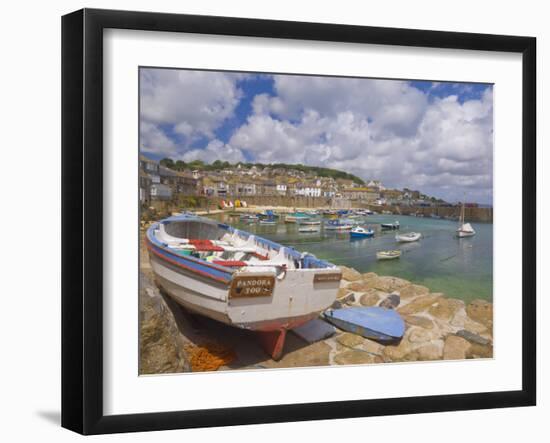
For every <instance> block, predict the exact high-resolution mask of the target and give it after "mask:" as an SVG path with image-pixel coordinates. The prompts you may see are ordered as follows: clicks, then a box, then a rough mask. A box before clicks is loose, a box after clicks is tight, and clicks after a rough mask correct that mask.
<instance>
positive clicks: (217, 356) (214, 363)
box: [185, 342, 237, 372]
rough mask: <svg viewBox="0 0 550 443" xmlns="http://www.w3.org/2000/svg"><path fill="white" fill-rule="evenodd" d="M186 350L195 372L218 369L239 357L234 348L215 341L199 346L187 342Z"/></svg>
mask: <svg viewBox="0 0 550 443" xmlns="http://www.w3.org/2000/svg"><path fill="white" fill-rule="evenodd" d="M185 350H186V352H187V354H188V355H189V360H190V363H191V370H192V371H193V372H205V371H217V370H218V369H219V368H220V367H222V366H226V365H228V364H229V363H231V362H232V361H233V360H235V358H237V355H236V354H235V351H233V349H231V348H228V347H226V346H223V345H221V344H219V343H214V342H212V343H202V344H201V345H199V346H195V345H192V344H187V345H186V346H185Z"/></svg>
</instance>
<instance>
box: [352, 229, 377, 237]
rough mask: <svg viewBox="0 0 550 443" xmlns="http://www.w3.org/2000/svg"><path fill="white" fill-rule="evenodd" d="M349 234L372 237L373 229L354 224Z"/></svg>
mask: <svg viewBox="0 0 550 443" xmlns="http://www.w3.org/2000/svg"><path fill="white" fill-rule="evenodd" d="M349 235H350V237H351V238H369V237H374V230H372V229H365V228H363V227H361V226H356V227H355V228H353V229H352V230H351V231H350V233H349Z"/></svg>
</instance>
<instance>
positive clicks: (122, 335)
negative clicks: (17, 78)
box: [62, 9, 536, 434]
mask: <svg viewBox="0 0 550 443" xmlns="http://www.w3.org/2000/svg"><path fill="white" fill-rule="evenodd" d="M62 58H63V66H62V77H63V78H62V109H63V111H62V114H63V115H62V144H63V146H62V159H63V165H62V171H63V214H62V219H63V226H62V242H63V245H62V251H63V263H62V268H63V275H62V281H63V291H62V298H63V299H62V359H63V361H62V425H63V426H64V427H66V428H68V429H71V430H74V431H76V432H79V433H82V434H101V433H114V432H131V431H147V430H160V429H177V428H191V427H211V426H227V425H238V424H252V423H273V422H284V421H299V420H319V419H330V418H345V417H360V416H377V415H389V414H412V413H422V412H435V411H454V410H465V409H483V408H499V407H516V406H530V405H535V403H536V372H535V367H536V353H535V350H536V337H535V330H536V325H535V321H536V315H535V312H536V306H535V305H536V303H535V300H536V283H535V282H536V278H535V269H536V268H535V258H536V209H535V203H536V178H535V171H536V158H535V152H536V149H535V139H536V137H535V133H536V124H535V123H536V118H535V115H536V101H535V98H536V91H535V75H536V74H535V73H536V69H535V60H536V41H535V39H534V38H531V37H518V36H499V35H485V34H466V33H452V32H438V31H424V30H412V29H389V28H375V27H362V26H348V25H340V24H319V23H298V22H281V21H271V20H256V19H243V18H229V17H209V16H190V15H176V14H159V13H149V12H125V11H108V10H91V9H84V10H80V11H76V12H74V13H71V14H68V15H66V16H64V17H63V20H62Z"/></svg>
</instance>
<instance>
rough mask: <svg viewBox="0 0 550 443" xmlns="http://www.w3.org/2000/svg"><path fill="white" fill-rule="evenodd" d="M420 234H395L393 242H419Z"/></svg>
mask: <svg viewBox="0 0 550 443" xmlns="http://www.w3.org/2000/svg"><path fill="white" fill-rule="evenodd" d="M420 237H422V234H420V233H419V232H407V233H406V234H396V235H395V240H396V241H398V242H402V243H406V242H413V241H418V240H420Z"/></svg>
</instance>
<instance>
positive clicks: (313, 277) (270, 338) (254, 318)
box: [146, 214, 342, 359]
mask: <svg viewBox="0 0 550 443" xmlns="http://www.w3.org/2000/svg"><path fill="white" fill-rule="evenodd" d="M146 245H147V248H148V251H149V259H150V263H151V268H152V270H153V272H154V274H155V278H156V281H157V282H158V284H159V285H160V286H161V288H162V289H163V290H164V291H165V292H166V293H167V294H169V295H170V296H171V297H173V298H174V299H175V300H176V301H177V302H178V303H180V304H181V305H182V306H183V307H185V308H186V309H188V310H189V311H192V312H194V313H197V314H201V315H204V316H206V317H210V318H212V319H214V320H217V321H220V322H223V323H226V324H228V325H231V326H235V327H238V328H243V329H250V330H254V331H258V332H259V334H258V335H259V337H260V338H261V341H262V344H263V345H264V348H265V349H266V350H267V351H268V352H269V354H270V355H271V356H272V357H273V358H274V359H278V358H280V357H281V355H282V351H283V346H284V341H285V337H286V333H287V331H288V330H290V329H293V328H295V327H297V326H299V325H302V324H304V323H306V322H307V321H309V320H311V319H312V318H315V317H316V316H317V315H319V313H321V312H322V311H324V310H325V309H326V308H327V307H329V306H330V305H331V304H332V303H333V302H334V300H335V299H336V293H337V291H338V288H339V286H340V280H341V278H342V272H341V270H340V269H339V268H338V267H336V266H335V265H333V264H332V263H329V262H326V261H323V260H319V259H317V258H316V257H315V256H314V255H311V254H308V253H301V252H299V251H297V250H295V249H293V248H289V247H285V246H283V245H280V244H278V243H275V242H272V241H270V240H267V239H264V238H261V237H257V236H255V235H253V234H250V233H248V232H246V231H242V230H238V229H235V228H233V227H231V226H229V225H226V224H222V223H217V222H215V221H213V220H210V219H207V218H203V217H199V216H195V215H192V214H182V215H178V216H174V217H169V218H167V219H165V220H161V221H160V222H157V223H153V224H152V225H151V226H150V227H149V229H148V230H147V233H146Z"/></svg>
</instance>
